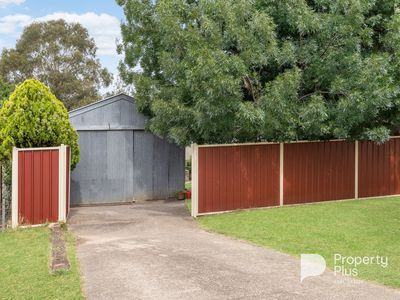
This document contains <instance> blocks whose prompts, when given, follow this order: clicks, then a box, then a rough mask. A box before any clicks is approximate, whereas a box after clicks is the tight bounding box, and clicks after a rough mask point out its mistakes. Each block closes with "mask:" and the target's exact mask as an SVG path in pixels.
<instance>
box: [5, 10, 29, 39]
mask: <svg viewBox="0 0 400 300" xmlns="http://www.w3.org/2000/svg"><path fill="white" fill-rule="evenodd" d="M31 22H32V18H31V17H30V16H28V15H11V16H5V17H2V18H0V33H4V34H10V35H15V34H17V32H18V31H20V30H21V29H22V28H23V27H24V26H26V25H28V24H29V23H31Z"/></svg>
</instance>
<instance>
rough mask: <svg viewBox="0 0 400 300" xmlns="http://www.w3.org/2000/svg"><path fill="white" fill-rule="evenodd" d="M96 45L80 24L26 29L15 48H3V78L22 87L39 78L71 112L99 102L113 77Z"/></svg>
mask: <svg viewBox="0 0 400 300" xmlns="http://www.w3.org/2000/svg"><path fill="white" fill-rule="evenodd" d="M96 50H97V48H96V44H95V42H94V40H93V39H92V38H90V37H89V34H88V31H87V30H86V29H85V28H84V27H82V26H81V25H80V24H78V23H66V22H65V21H64V20H57V21H48V22H35V23H32V24H31V25H29V26H27V27H26V28H25V29H24V31H23V33H22V35H21V37H20V39H19V40H18V41H17V43H16V45H15V48H14V49H4V50H3V51H2V54H1V57H0V76H3V77H4V78H5V79H6V80H7V81H8V82H10V83H13V84H19V83H21V82H23V81H24V80H26V79H29V78H36V79H38V80H40V81H42V82H44V83H45V84H46V85H47V86H49V87H50V89H51V90H52V91H53V93H54V94H55V95H56V97H57V98H58V99H60V100H61V101H62V102H63V103H64V105H65V107H66V108H67V109H68V110H70V109H72V108H76V107H79V106H82V105H84V104H88V103H90V102H93V101H96V100H98V99H99V97H100V95H99V89H100V88H101V87H102V86H105V87H107V86H109V85H110V84H111V80H112V76H111V74H110V73H109V72H108V71H107V69H105V68H102V67H101V64H100V61H99V60H98V58H97V57H96Z"/></svg>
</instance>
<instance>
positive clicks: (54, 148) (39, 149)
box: [14, 145, 69, 151]
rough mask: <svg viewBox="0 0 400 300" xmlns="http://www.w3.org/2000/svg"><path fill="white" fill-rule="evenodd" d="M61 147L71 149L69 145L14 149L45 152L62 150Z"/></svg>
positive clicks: (17, 149)
mask: <svg viewBox="0 0 400 300" xmlns="http://www.w3.org/2000/svg"><path fill="white" fill-rule="evenodd" d="M61 147H69V146H68V145H60V146H58V147H33V148H17V147H14V149H15V150H16V151H43V150H60V149H61Z"/></svg>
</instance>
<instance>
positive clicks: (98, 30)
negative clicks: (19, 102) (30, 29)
mask: <svg viewBox="0 0 400 300" xmlns="http://www.w3.org/2000/svg"><path fill="white" fill-rule="evenodd" d="M0 1H3V0H0ZM58 19H64V20H66V21H67V22H76V23H80V24H81V25H82V26H84V27H85V28H87V30H88V31H89V35H90V36H91V37H93V38H94V40H95V42H96V45H97V47H98V54H99V55H116V43H115V41H116V39H119V38H120V22H119V20H118V19H117V18H116V17H114V16H111V15H108V14H95V13H93V12H88V13H84V14H75V13H67V12H57V13H52V14H48V15H46V16H43V17H39V18H32V17H31V16H28V15H10V16H5V17H2V18H0V33H3V34H8V35H12V36H15V35H17V34H20V32H21V31H22V29H23V27H25V26H26V25H28V24H30V23H32V22H35V21H49V20H58Z"/></svg>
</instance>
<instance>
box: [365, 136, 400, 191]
mask: <svg viewBox="0 0 400 300" xmlns="http://www.w3.org/2000/svg"><path fill="white" fill-rule="evenodd" d="M359 174H360V175H362V176H359V180H358V188H359V196H360V197H373V196H385V195H395V194H400V139H391V140H390V141H389V142H387V143H384V144H382V145H377V144H375V143H371V142H360V143H359Z"/></svg>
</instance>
